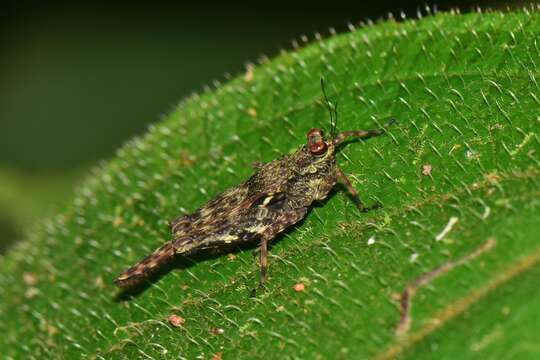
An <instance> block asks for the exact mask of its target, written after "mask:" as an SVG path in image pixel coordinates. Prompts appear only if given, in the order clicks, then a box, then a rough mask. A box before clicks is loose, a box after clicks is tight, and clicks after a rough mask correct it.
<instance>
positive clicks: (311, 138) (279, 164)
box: [115, 129, 384, 287]
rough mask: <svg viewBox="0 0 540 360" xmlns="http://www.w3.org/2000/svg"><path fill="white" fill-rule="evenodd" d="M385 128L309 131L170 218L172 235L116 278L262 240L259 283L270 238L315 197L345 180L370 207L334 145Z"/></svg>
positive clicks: (121, 281) (132, 277) (129, 280)
mask: <svg viewBox="0 0 540 360" xmlns="http://www.w3.org/2000/svg"><path fill="white" fill-rule="evenodd" d="M383 133H384V129H378V130H370V131H352V132H345V133H341V134H339V135H337V136H336V137H335V138H334V139H329V140H326V139H325V138H324V135H323V132H322V131H321V130H319V129H312V130H311V131H310V132H308V134H307V137H308V139H307V140H308V141H307V145H305V146H302V147H301V148H300V149H298V150H297V151H296V152H295V153H293V154H290V155H284V156H282V157H281V158H279V159H277V160H274V161H272V162H270V163H267V164H263V165H257V166H256V169H257V172H256V173H255V174H254V175H253V176H251V178H250V179H249V180H247V181H246V182H244V183H242V184H240V185H238V186H236V187H233V188H230V189H228V190H226V191H225V192H223V193H222V194H220V195H218V196H217V197H216V198H214V199H213V200H211V201H210V202H208V203H207V204H206V205H204V206H202V207H201V208H199V209H198V210H196V211H195V212H194V213H193V214H190V215H186V216H182V217H179V218H177V219H175V220H173V221H171V223H170V226H171V233H172V237H173V240H172V241H170V242H168V243H166V244H165V245H163V246H161V247H160V248H159V249H157V250H156V251H155V252H154V253H153V254H152V255H150V256H148V257H146V258H145V259H144V260H142V261H141V262H139V263H137V264H136V265H134V266H133V267H131V268H130V269H128V270H126V271H125V272H124V273H122V274H121V275H120V276H119V277H118V278H117V279H116V281H115V282H116V284H117V285H118V286H120V287H127V286H131V285H134V284H137V283H139V282H141V281H142V280H144V279H146V278H147V277H148V276H149V275H150V274H151V273H153V272H154V271H155V270H157V269H158V268H159V267H160V265H162V264H164V263H165V262H167V261H168V260H170V259H171V258H172V257H173V256H174V255H176V254H181V255H189V254H193V253H195V252H197V251H199V250H203V249H209V248H219V247H221V246H223V245H226V244H241V243H245V242H250V241H259V242H260V244H261V283H262V282H264V278H265V273H266V266H267V255H266V254H267V242H268V241H269V240H271V239H272V238H274V237H275V236H276V235H277V234H279V233H280V232H282V231H283V230H285V229H286V228H288V227H289V226H291V225H293V224H295V223H297V222H298V221H300V220H301V219H302V218H303V217H304V216H305V215H306V213H307V212H308V210H309V208H310V206H311V204H312V203H313V202H314V201H316V200H323V199H324V198H326V196H327V195H328V193H329V192H330V190H332V188H333V187H334V186H335V185H336V183H337V182H338V181H341V182H342V183H343V184H344V185H345V186H346V188H347V189H348V190H349V191H350V192H351V195H352V197H353V199H354V200H355V203H356V205H357V206H358V208H359V209H360V210H362V211H364V210H366V209H367V208H365V207H364V206H363V204H362V202H361V201H360V198H359V197H358V194H357V193H356V190H354V188H353V187H352V186H351V184H350V182H349V181H348V179H347V177H346V176H345V174H344V173H343V172H342V171H341V169H339V167H338V166H337V165H336V157H335V155H336V147H337V146H338V145H339V144H340V143H341V142H342V141H343V140H344V139H345V138H347V137H350V136H354V137H359V138H367V137H372V136H378V135H381V134H383Z"/></svg>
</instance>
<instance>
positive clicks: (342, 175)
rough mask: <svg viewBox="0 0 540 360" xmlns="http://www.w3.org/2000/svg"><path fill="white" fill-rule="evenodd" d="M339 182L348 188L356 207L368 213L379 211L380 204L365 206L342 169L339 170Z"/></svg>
mask: <svg viewBox="0 0 540 360" xmlns="http://www.w3.org/2000/svg"><path fill="white" fill-rule="evenodd" d="M338 181H340V182H341V183H342V184H343V185H344V186H345V187H346V188H347V191H348V192H349V194H351V197H352V199H353V201H354V203H355V205H356V207H357V208H358V210H360V211H361V212H366V211H369V210H373V209H377V208H379V207H381V204H380V203H375V204H373V205H371V206H365V205H364V203H363V202H362V200H360V196H359V195H358V191H356V189H355V188H354V186H352V184H351V182H350V181H349V178H348V177H347V175H345V173H344V172H343V171H342V170H341V169H338Z"/></svg>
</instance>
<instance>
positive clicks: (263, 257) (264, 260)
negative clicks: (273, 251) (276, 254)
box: [259, 236, 268, 288]
mask: <svg viewBox="0 0 540 360" xmlns="http://www.w3.org/2000/svg"><path fill="white" fill-rule="evenodd" d="M260 269H261V274H260V276H261V277H260V279H259V288H262V287H263V286H264V283H265V282H266V271H267V269H268V238H267V237H266V236H263V238H262V239H261V254H260Z"/></svg>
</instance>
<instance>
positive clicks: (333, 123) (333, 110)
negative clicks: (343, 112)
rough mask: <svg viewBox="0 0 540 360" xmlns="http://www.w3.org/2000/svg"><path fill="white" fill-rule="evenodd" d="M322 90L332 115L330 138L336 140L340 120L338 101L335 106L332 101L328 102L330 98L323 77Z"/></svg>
mask: <svg viewBox="0 0 540 360" xmlns="http://www.w3.org/2000/svg"><path fill="white" fill-rule="evenodd" d="M321 90H322V93H323V96H324V101H325V102H326V107H327V108H328V113H329V114H330V137H331V138H332V139H334V138H335V137H336V135H337V134H336V128H337V120H338V113H337V106H338V103H337V101H336V104H335V105H333V104H332V103H331V102H330V100H328V96H327V95H326V88H325V86H324V78H323V77H321Z"/></svg>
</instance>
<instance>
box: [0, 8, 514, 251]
mask: <svg viewBox="0 0 540 360" xmlns="http://www.w3.org/2000/svg"><path fill="white" fill-rule="evenodd" d="M255 3H256V2H251V3H247V2H234V3H233V2H227V3H226V4H225V3H216V4H209V3H208V2H205V5H206V6H204V7H203V6H198V5H194V4H184V3H182V2H177V3H173V2H147V3H138V2H124V3H122V2H118V3H116V2H115V3H113V2H111V3H99V2H68V3H62V2H54V1H53V2H51V1H49V2H34V3H32V2H25V1H13V2H10V3H7V4H3V7H2V9H1V10H0V11H1V14H0V254H1V253H3V252H4V251H5V250H6V249H7V248H8V247H9V246H10V245H11V244H13V243H14V242H16V241H17V240H19V239H22V238H23V233H24V230H25V229H28V228H31V227H32V226H33V224H34V223H35V221H36V220H37V219H39V218H41V217H44V216H46V215H47V214H49V213H50V212H51V211H54V209H57V208H59V207H61V206H62V204H63V203H64V202H65V201H66V199H67V198H68V197H69V196H70V193H71V192H72V189H73V188H74V186H75V184H76V183H77V182H79V181H80V180H81V179H82V177H83V176H84V174H85V173H87V171H88V168H89V167H91V166H92V165H94V164H96V163H97V162H98V161H100V160H102V159H107V158H109V157H111V156H112V155H113V154H114V151H115V149H117V148H118V147H120V146H121V144H122V143H123V142H124V141H125V140H127V139H129V138H131V137H133V136H134V135H137V134H142V133H143V132H144V130H145V128H146V127H147V126H148V124H150V123H153V122H156V121H158V120H159V118H160V116H161V115H164V114H166V113H168V112H169V111H170V110H171V109H173V107H174V106H175V105H176V104H177V103H178V102H179V101H180V100H181V99H182V98H183V97H184V96H186V95H188V94H190V93H191V92H194V91H200V90H201V89H202V87H203V86H204V85H205V84H210V83H211V82H212V81H213V80H215V79H220V80H223V78H224V74H225V73H230V74H232V75H236V74H239V73H242V72H243V71H244V69H245V64H246V63H247V62H255V61H256V60H257V59H258V58H259V57H260V56H261V55H262V54H264V55H267V56H269V57H272V56H274V55H276V54H277V53H278V52H279V50H280V49H281V48H285V49H290V48H291V45H290V44H291V40H293V39H298V38H299V37H300V36H301V35H303V34H307V35H309V37H310V38H312V37H313V36H312V35H313V33H314V32H321V33H323V34H327V33H328V28H329V27H333V28H335V29H336V30H337V31H338V32H340V31H346V29H347V25H346V24H347V22H348V21H350V22H352V23H358V22H359V21H362V20H366V19H368V18H369V19H373V20H375V19H378V18H381V17H386V16H387V14H388V13H389V12H392V13H394V14H395V15H396V16H398V15H399V14H400V12H401V11H403V12H404V13H406V14H407V15H408V16H416V13H417V11H418V9H422V12H423V13H424V14H426V10H425V8H426V5H427V6H428V7H430V8H433V6H434V4H435V3H436V4H437V5H436V6H437V8H438V10H448V9H450V8H455V7H458V8H460V9H461V10H462V11H470V10H471V9H473V8H474V7H476V6H480V7H486V6H489V7H501V6H502V7H504V6H506V4H507V3H508V4H511V5H512V6H516V5H518V4H520V5H523V3H521V2H519V3H516V2H515V1H510V2H494V1H439V2H432V1H427V2H426V1H407V2H396V1H386V0H378V1H371V0H370V1H356V2H355V3H354V5H352V3H348V2H340V1H327V2H322V3H320V4H317V3H316V2H310V3H295V4H294V5H291V4H287V3H283V4H277V3H275V2H273V3H272V4H273V5H274V7H270V6H267V7H264V6H263V7H261V6H259V5H255ZM51 209H52V210H51Z"/></svg>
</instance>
